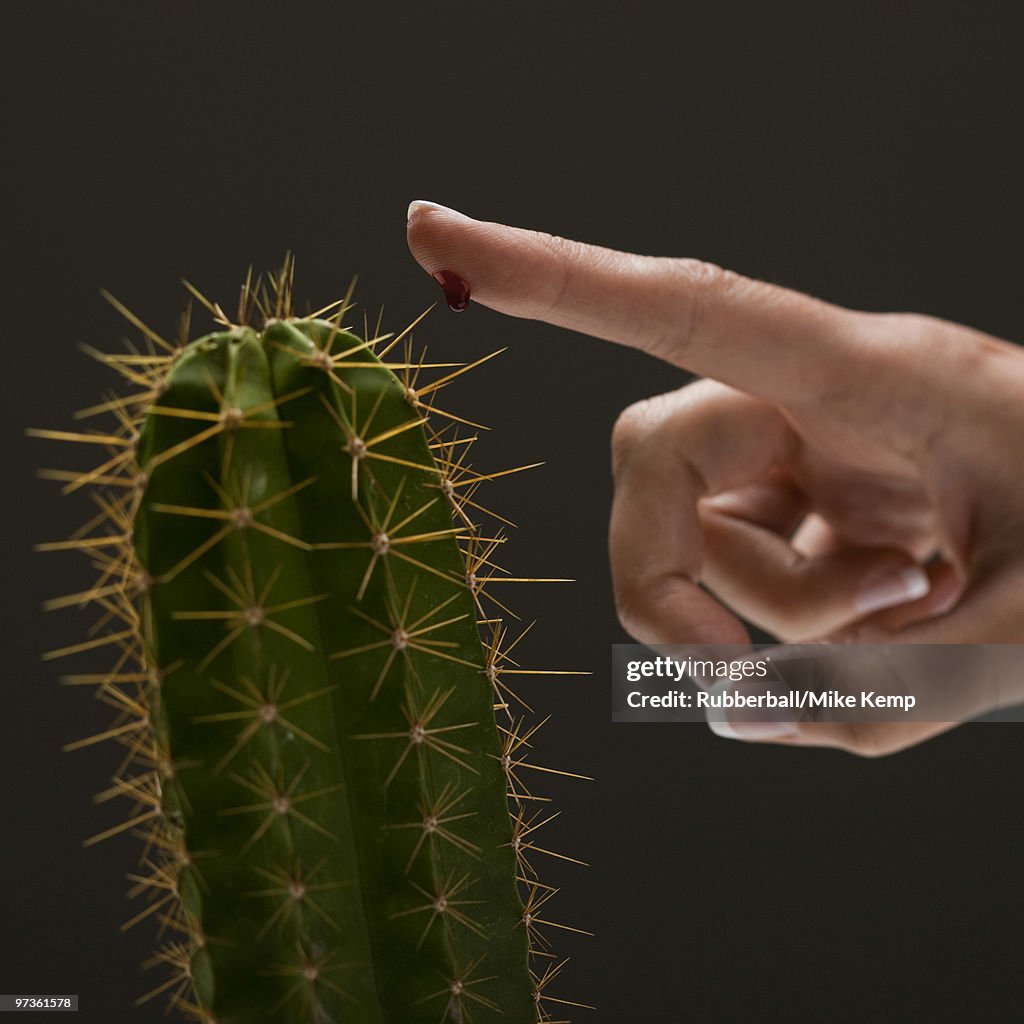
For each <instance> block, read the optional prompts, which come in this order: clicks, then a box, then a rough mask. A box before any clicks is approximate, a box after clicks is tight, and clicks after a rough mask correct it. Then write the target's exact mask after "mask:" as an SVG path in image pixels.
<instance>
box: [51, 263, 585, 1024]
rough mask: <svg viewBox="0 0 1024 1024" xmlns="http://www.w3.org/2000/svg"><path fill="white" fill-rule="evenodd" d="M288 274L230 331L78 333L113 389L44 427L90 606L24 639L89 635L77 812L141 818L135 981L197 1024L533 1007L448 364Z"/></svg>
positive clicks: (466, 472)
mask: <svg viewBox="0 0 1024 1024" xmlns="http://www.w3.org/2000/svg"><path fill="white" fill-rule="evenodd" d="M290 291H291V267H290V265H286V267H285V269H284V270H283V271H282V272H281V274H280V275H277V276H275V277H273V278H271V279H270V281H269V283H268V285H264V286H262V287H261V288H260V289H257V288H254V287H252V286H251V285H250V284H248V283H247V285H246V286H245V288H244V289H243V299H242V302H241V303H240V314H239V317H238V320H239V323H237V324H236V323H233V322H231V321H228V320H227V318H226V317H224V316H223V313H222V311H221V310H220V307H218V306H214V307H212V308H213V309H214V312H215V314H217V315H218V318H219V319H221V320H222V327H223V329H222V330H219V331H218V332H217V333H213V334H210V335H207V336H206V337H203V338H200V339H198V340H196V341H192V342H187V341H184V340H182V341H181V342H180V343H179V344H178V345H171V344H169V343H167V342H164V341H162V339H159V338H157V337H156V335H155V334H153V332H151V331H148V329H144V330H146V333H147V334H148V336H149V337H150V338H151V339H152V344H151V346H150V348H149V354H148V355H146V354H135V355H134V356H125V357H114V356H109V357H105V359H106V361H108V362H110V363H111V364H112V365H115V367H116V368H118V369H119V370H120V371H121V372H122V374H123V375H124V376H125V377H127V378H128V379H129V380H130V381H132V382H133V383H134V384H135V385H136V386H137V387H136V391H135V393H133V394H132V395H130V396H128V397H126V398H122V399H119V400H117V401H111V402H109V403H107V404H106V406H104V407H103V411H104V413H107V414H112V415H113V416H114V417H115V418H116V419H117V423H118V425H117V427H116V428H115V429H113V430H112V431H110V432H109V433H108V434H93V433H88V434H83V435H81V436H80V437H77V438H76V437H75V436H73V435H70V434H64V435H62V439H66V440H81V439H89V440H91V441H93V443H97V444H100V446H101V447H102V448H103V449H104V455H103V458H102V460H101V466H100V467H99V469H100V471H99V472H97V471H92V472H91V474H90V473H85V474H79V475H77V476H76V475H74V474H71V473H66V474H65V475H64V476H63V477H62V478H63V479H65V480H67V481H68V486H67V489H69V490H71V489H76V488H77V487H78V486H80V485H83V484H84V483H88V484H89V485H90V486H92V487H94V488H95V496H96V498H97V502H98V503H99V505H100V508H101V510H102V511H103V513H104V515H103V516H101V517H100V519H99V520H98V521H97V524H94V526H93V529H92V532H91V533H88V532H87V533H85V534H82V533H81V532H80V533H79V534H78V535H76V537H75V538H74V539H73V540H72V541H68V542H62V544H59V545H50V546H51V547H75V548H78V549H80V550H84V551H86V552H87V553H88V554H89V556H90V558H92V559H93V560H94V561H95V562H96V564H98V565H99V567H100V569H101V579H100V581H99V582H98V583H97V585H96V588H95V590H94V591H93V592H90V594H88V595H79V596H81V597H83V599H84V600H92V601H98V602H99V603H100V605H101V606H102V607H103V609H104V610H105V613H106V618H107V619H108V620H109V623H108V627H107V630H106V632H104V633H103V634H102V635H101V636H100V637H99V638H98V639H94V640H92V641H90V642H89V643H88V644H86V645H77V646H76V647H75V648H68V649H65V650H62V651H56V652H53V656H59V655H63V654H65V653H71V652H72V651H75V652H77V651H80V650H82V648H83V646H84V647H98V646H107V647H109V649H110V650H112V651H114V652H115V655H116V657H115V661H116V664H115V666H114V667H113V669H112V670H111V671H110V672H108V673H105V674H100V675H97V676H95V677H94V678H93V679H92V681H94V682H96V683H98V684H99V695H100V696H101V697H102V698H103V699H104V700H106V701H107V702H108V703H111V704H113V705H114V707H115V708H116V710H117V712H118V718H117V721H116V722H115V724H114V727H113V728H112V729H111V730H110V732H109V733H108V734H106V735H109V736H111V737H113V738H114V739H116V740H118V741H119V742H121V743H123V744H124V745H125V746H126V747H127V748H128V756H127V758H126V761H125V766H124V767H123V769H122V771H121V772H120V773H119V775H118V777H117V779H115V783H114V791H115V792H118V793H120V794H121V795H124V796H126V797H128V799H129V801H130V803H131V804H132V809H131V814H130V816H129V819H128V821H127V822H126V823H125V824H124V825H123V826H121V827H119V828H116V829H111V830H109V833H104V835H106V834H114V833H117V832H120V831H122V830H124V829H130V830H133V831H135V832H137V833H140V834H142V836H143V838H144V839H145V853H144V857H143V868H142V869H141V871H140V873H139V874H138V875H137V876H135V881H136V883H137V884H136V888H135V890H134V895H136V896H137V897H138V898H139V900H140V908H139V912H138V914H137V915H136V917H135V918H134V919H133V921H134V920H142V919H146V918H149V919H150V920H153V921H159V922H160V923H161V926H160V931H161V933H162V936H163V937H162V939H161V945H160V946H159V948H158V950H157V952H156V955H155V957H154V959H153V961H151V962H150V964H151V966H152V965H162V966H163V967H164V968H165V969H166V970H167V971H168V972H169V973H168V974H167V975H166V978H167V980H166V981H162V982H161V983H160V984H159V985H158V986H157V989H156V990H155V991H154V993H152V994H154V995H155V994H157V993H161V994H163V995H166V996H169V997H170V1000H171V1003H172V1006H173V1008H175V1009H177V1010H180V1011H183V1012H184V1013H185V1015H186V1017H187V1018H189V1019H193V1020H199V1021H202V1022H206V1024H334V1022H337V1024H342V1022H344V1024H391V1022H396V1024H397V1022H401V1024H417V1022H421V1021H422V1022H424V1024H428V1022H429V1024H437V1022H439V1021H455V1022H462V1021H479V1022H486V1021H502V1022H505V1024H520V1022H532V1021H537V1020H541V1021H543V1020H549V1019H552V1018H551V1016H550V1013H549V1011H548V1010H546V1009H545V999H546V994H545V992H544V988H545V985H546V983H547V981H548V980H549V979H550V977H551V976H552V975H553V973H557V968H558V966H559V965H558V961H557V960H556V959H555V958H554V957H552V956H551V953H550V946H549V942H548V938H547V935H546V934H544V924H543V923H542V922H541V921H540V919H539V917H538V914H537V911H538V909H539V907H540V905H541V904H542V903H544V902H545V901H546V900H547V899H548V897H549V896H550V895H551V894H552V892H553V890H552V889H551V888H550V887H549V886H546V885H544V884H543V883H541V882H540V881H539V880H538V876H537V874H536V870H535V867H534V865H533V864H532V863H531V862H530V860H529V859H528V857H529V855H530V851H531V849H532V848H533V843H532V841H531V840H532V835H530V834H531V833H532V831H533V830H534V828H536V827H538V826H537V822H538V821H540V817H538V815H537V812H536V805H535V804H532V803H531V802H530V800H531V794H530V793H529V791H528V790H527V788H526V786H527V784H528V783H529V769H530V768H531V767H534V766H533V765H531V764H530V763H528V762H527V760H526V756H525V755H526V749H525V748H526V747H527V745H528V744H527V739H528V737H529V736H530V735H532V729H533V728H535V727H534V726H530V725H528V724H525V722H524V719H523V718H521V717H520V716H519V714H518V712H517V710H516V707H517V705H516V703H515V700H516V698H515V697H514V695H513V694H512V693H511V691H510V690H509V688H508V685H507V679H503V673H504V674H507V673H509V672H511V671H517V672H518V671H521V670H512V669H511V665H512V661H511V659H510V658H509V657H508V656H507V650H508V640H507V637H506V630H505V627H504V626H503V625H502V621H501V617H500V609H501V608H503V607H504V606H503V605H498V604H488V601H489V600H490V599H489V597H488V593H487V589H486V587H487V583H488V581H491V580H494V579H495V578H497V577H498V575H499V570H497V569H496V567H495V566H494V563H493V556H494V553H495V550H496V548H497V546H498V545H499V544H500V542H501V540H502V539H503V535H502V533H501V530H500V528H501V523H502V521H501V520H500V518H498V519H497V523H496V524H495V526H493V527H492V526H481V525H480V521H485V522H492V523H493V522H494V518H495V517H493V516H491V515H490V514H488V513H487V512H486V510H485V509H483V507H482V506H480V505H478V504H477V503H476V502H475V501H474V500H473V498H472V495H474V494H475V493H476V489H477V486H478V484H479V483H480V482H482V481H483V480H485V479H486V477H485V476H482V475H479V474H477V473H475V472H474V471H472V470H470V469H469V467H468V463H467V461H466V454H465V453H466V450H467V448H468V442H469V440H470V438H471V435H472V433H473V431H472V428H471V427H467V426H466V425H465V421H462V420H459V419H458V418H457V417H454V416H453V415H452V414H449V413H445V412H441V411H440V410H439V409H438V408H437V407H436V405H435V397H436V395H437V393H438V392H439V391H440V389H441V388H442V387H443V386H444V385H445V384H447V383H448V381H449V380H450V379H451V378H452V377H454V376H456V375H457V374H458V373H460V372H461V369H460V368H456V369H454V370H453V369H447V368H446V369H433V371H432V382H431V383H425V382H424V381H423V380H422V378H423V377H425V376H427V375H428V372H430V371H429V370H428V368H427V367H425V366H424V364H423V363H422V362H418V363H417V362H414V361H413V359H412V356H411V353H410V350H409V346H408V339H407V337H406V335H407V331H408V328H407V330H406V331H403V332H402V334H400V335H398V336H397V337H392V336H390V335H388V336H378V337H368V336H367V335H369V331H368V330H364V332H363V333H364V336H363V337H360V336H359V335H358V334H356V333H353V332H352V330H350V329H348V328H346V327H345V326H343V317H344V316H345V314H346V313H347V312H348V311H349V309H350V303H349V301H348V299H349V297H350V295H351V289H350V292H349V296H346V300H345V301H343V302H342V303H341V304H340V306H339V307H338V309H337V312H336V313H335V314H334V315H330V316H327V315H322V316H310V317H306V318H300V317H295V316H293V315H292V313H291V309H290V306H291V299H290ZM256 309H258V310H259V311H260V316H259V323H258V324H256V325H251V324H253V321H254V316H253V313H254V310H256ZM140 326H141V325H140ZM403 341H405V346H404V347H403V346H402V345H401V342H403ZM139 389H141V390H139ZM37 433H40V434H44V435H49V436H58V432H45V431H37ZM90 475H91V476H92V479H86V478H87V477H89V476H90ZM524 674H525V673H524ZM518 706H519V707H525V705H521V704H520V705H518ZM72 745H74V744H72ZM549 816H550V812H546V813H545V814H543V815H542V816H541V817H543V818H548V817H549ZM528 835H529V836H530V838H529V839H528V838H527V836H528ZM96 838H102V836H101V837H96ZM542 852H544V851H542ZM564 1008H565V1004H561V1005H560V1008H559V1010H558V1016H559V1019H564Z"/></svg>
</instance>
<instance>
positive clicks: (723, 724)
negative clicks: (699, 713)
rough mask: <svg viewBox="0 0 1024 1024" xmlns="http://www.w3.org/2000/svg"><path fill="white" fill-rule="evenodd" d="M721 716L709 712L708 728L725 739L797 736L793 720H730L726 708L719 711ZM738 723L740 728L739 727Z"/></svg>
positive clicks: (768, 738)
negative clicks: (712, 715)
mask: <svg viewBox="0 0 1024 1024" xmlns="http://www.w3.org/2000/svg"><path fill="white" fill-rule="evenodd" d="M717 714H718V715H721V717H720V718H719V717H715V718H712V717H711V715H710V714H708V728H709V729H710V730H711V731H712V732H713V733H714V734H715V735H716V736H721V737H722V739H723V740H778V739H782V737H783V736H795V735H796V733H797V728H796V726H795V725H794V724H793V723H792V722H739V723H733V722H730V721H729V717H728V714H727V713H726V711H725V710H721V711H718V712H717ZM737 725H738V726H739V728H737Z"/></svg>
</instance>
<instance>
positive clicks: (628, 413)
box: [612, 398, 652, 473]
mask: <svg viewBox="0 0 1024 1024" xmlns="http://www.w3.org/2000/svg"><path fill="white" fill-rule="evenodd" d="M651 412H652V400H651V399H649V398H644V399H641V400H640V401H639V402H634V403H633V404H632V405H629V406H627V407H626V408H625V409H623V410H622V412H621V413H619V415H618V418H617V419H616V420H615V425H614V426H613V427H612V471H613V473H618V472H619V470H620V469H621V468H622V464H623V463H624V462H625V460H626V458H627V457H628V455H629V453H630V452H631V451H632V450H633V449H634V448H635V447H636V446H637V444H638V443H639V441H640V439H641V438H642V437H643V436H644V435H645V434H646V433H647V432H648V431H649V429H650V425H651Z"/></svg>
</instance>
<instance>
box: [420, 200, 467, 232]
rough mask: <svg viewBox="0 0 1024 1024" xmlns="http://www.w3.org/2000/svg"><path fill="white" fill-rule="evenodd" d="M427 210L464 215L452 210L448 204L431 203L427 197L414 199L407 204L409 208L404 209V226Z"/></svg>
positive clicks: (458, 215)
mask: <svg viewBox="0 0 1024 1024" xmlns="http://www.w3.org/2000/svg"><path fill="white" fill-rule="evenodd" d="M427 210H438V211H440V212H441V213H454V214H455V215H456V216H457V217H463V216H465V214H462V213H459V211H458V210H453V209H452V208H451V207H450V206H442V205H441V204H440V203H432V202H430V200H429V199H414V200H413V201H412V202H411V203H410V204H409V209H408V210H406V213H405V223H406V226H408V225H410V224H411V223H412V222H413V220H414V219H415V218H416V217H418V216H419V215H420V214H421V213H425V212H426V211H427Z"/></svg>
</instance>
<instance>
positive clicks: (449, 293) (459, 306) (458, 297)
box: [431, 270, 469, 313]
mask: <svg viewBox="0 0 1024 1024" xmlns="http://www.w3.org/2000/svg"><path fill="white" fill-rule="evenodd" d="M431 277H433V279H434V280H435V281H436V282H437V283H438V284H439V285H440V286H441V288H442V289H443V290H444V297H445V301H447V303H448V308H449V309H450V310H452V311H453V312H455V313H461V312H462V311H463V310H464V309H465V308H466V307H467V306H468V305H469V285H468V284H466V282H465V281H463V280H462V278H461V277H459V275H458V274H455V273H453V272H452V271H450V270H439V271H437V273H435V274H432V275H431Z"/></svg>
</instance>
